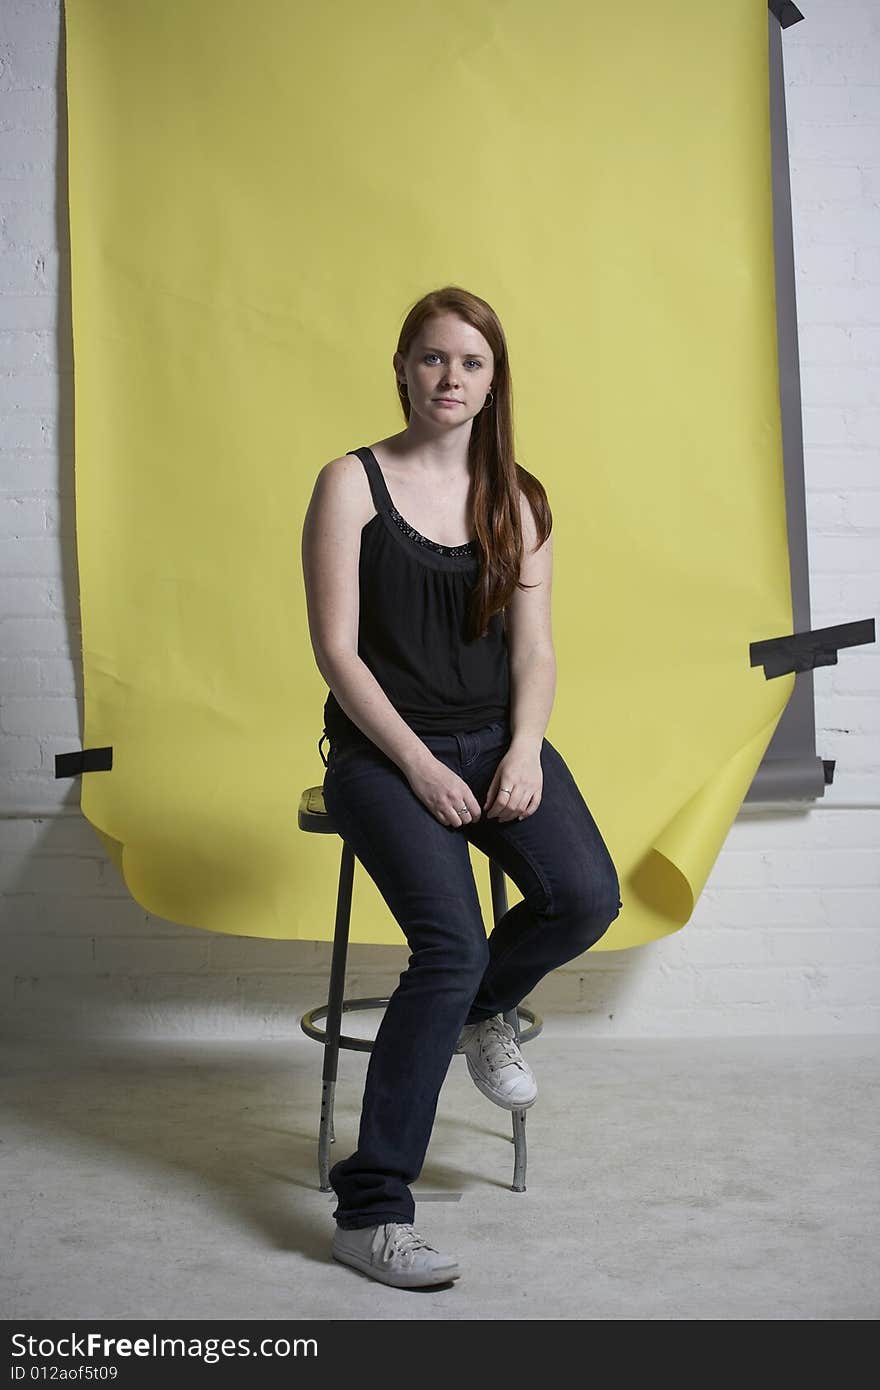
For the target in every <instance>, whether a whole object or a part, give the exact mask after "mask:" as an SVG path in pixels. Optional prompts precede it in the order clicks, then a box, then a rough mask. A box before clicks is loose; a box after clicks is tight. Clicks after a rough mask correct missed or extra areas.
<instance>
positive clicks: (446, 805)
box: [407, 754, 507, 827]
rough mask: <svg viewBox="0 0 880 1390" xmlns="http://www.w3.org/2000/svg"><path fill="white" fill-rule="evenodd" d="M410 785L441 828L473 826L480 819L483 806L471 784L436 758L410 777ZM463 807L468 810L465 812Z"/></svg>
mask: <svg viewBox="0 0 880 1390" xmlns="http://www.w3.org/2000/svg"><path fill="white" fill-rule="evenodd" d="M407 781H408V782H409V784H410V786H411V787H412V789H413V791H414V792H415V794H416V796H417V797H418V798H419V801H421V803H422V805H423V806H427V808H428V810H429V811H430V812H431V814H432V815H433V816H436V818H437V820H438V821H439V822H440V824H441V825H451V826H455V827H457V826H460V825H473V823H474V821H478V820H479V819H480V803H479V801H477V798H476V797H475V796H474V794H473V792H472V791H471V789H470V787H469V786H468V784H467V782H465V781H464V780H463V779H462V778H461V777H459V775H458V773H457V772H453V771H452V768H451V767H447V766H446V764H445V763H444V762H441V761H440V759H439V758H435V757H434V755H433V754H431V757H430V759H428V760H425V759H422V760H421V761H420V762H419V765H418V767H416V768H413V770H412V771H411V772H408V773H407ZM504 785H505V786H507V783H506V782H505V783H504ZM463 806H464V807H466V808H467V809H466V810H464V811H463V810H462V809H461V808H462V807H463Z"/></svg>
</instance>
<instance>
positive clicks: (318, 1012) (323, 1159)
mask: <svg viewBox="0 0 880 1390" xmlns="http://www.w3.org/2000/svg"><path fill="white" fill-rule="evenodd" d="M297 824H298V826H299V829H300V830H304V831H306V832H307V833H310V834H317V835H335V834H338V831H337V829H336V826H335V825H334V823H333V817H332V816H331V815H330V812H329V811H328V810H327V808H326V806H325V805H324V789H323V787H306V788H305V790H304V791H303V793H302V796H301V797H300V800H299V807H298V810H297ZM340 839H341V836H340ZM354 864H355V854H354V851H353V850H352V848H351V846H350V845H348V844H346V842H345V840H342V853H341V857H340V862H339V883H338V887H337V890H336V922H335V927H334V934H333V955H332V959H331V964H330V986H329V997H328V1000H327V1003H326V1004H319V1005H316V1006H315V1007H314V1008H312V1009H309V1010H308V1012H307V1013H304V1014H303V1015H302V1017H301V1019H300V1027H301V1028H302V1030H303V1032H304V1033H305V1034H306V1036H307V1037H309V1038H313V1039H314V1040H315V1041H317V1042H320V1043H323V1045H324V1069H323V1078H322V1087H321V1120H320V1125H319V1129H318V1185H319V1188H320V1190H321V1191H322V1192H330V1191H331V1190H332V1189H331V1186H330V1179H329V1173H330V1145H331V1144H333V1143H335V1142H336V1135H335V1133H334V1128H333V1104H334V1098H335V1091H336V1077H337V1069H338V1064H339V1050H340V1048H348V1049H349V1050H351V1051H353V1052H371V1051H372V1049H373V1040H372V1038H357V1037H351V1036H348V1035H344V1034H343V1032H342V1015H343V1013H348V1012H351V1011H352V1010H360V1009H384V1008H385V1007H386V1006H387V1004H388V1002H389V998H390V996H378V995H373V996H371V997H366V996H365V997H362V998H359V999H346V998H345V997H344V994H345V967H346V960H347V956H348V937H349V928H350V925H351V897H352V886H353V882H354ZM489 879H490V884H491V890H492V912H493V917H494V921H495V923H496V924H497V923H498V922H499V921H500V920H501V918H502V917H503V916H504V913H505V912H506V911H507V886H506V881H505V877H504V870H503V869H502V868H501V865H500V864H498V863H496V862H495V860H494V859H491V858H490V860H489ZM521 1017H522V1018H525V1019H526V1020H527V1021H528V1023H529V1024H530V1026H529V1027H528V1028H527V1029H526V1030H525V1031H523V1030H521V1028H520V1018H521ZM322 1018H326V1020H327V1027H326V1029H321V1028H317V1027H316V1026H315V1024H316V1022H317V1020H318V1019H322ZM504 1020H505V1022H507V1023H509V1024H510V1026H511V1027H512V1028H513V1030H514V1033H515V1035H516V1039H517V1042H518V1043H519V1044H520V1046H522V1044H523V1043H526V1042H530V1041H531V1040H532V1038H536V1037H537V1036H538V1034H539V1033H540V1032H541V1031H542V1029H543V1027H544V1022H543V1019H542V1018H541V1017H540V1015H539V1014H537V1013H535V1012H534V1011H533V1010H532V1009H527V1008H525V1006H524V1005H523V1004H519V1005H517V1007H516V1008H513V1009H508V1010H507V1011H506V1012H505V1013H504ZM510 1113H511V1121H512V1125H513V1134H512V1141H513V1145H514V1164H513V1182H512V1183H511V1191H513V1192H525V1190H526V1132H525V1130H526V1114H527V1110H525V1109H519V1110H512V1111H511V1112H510Z"/></svg>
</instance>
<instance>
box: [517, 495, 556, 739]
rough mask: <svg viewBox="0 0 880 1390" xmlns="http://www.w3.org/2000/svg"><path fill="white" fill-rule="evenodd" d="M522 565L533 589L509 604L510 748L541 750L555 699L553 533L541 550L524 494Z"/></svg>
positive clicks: (525, 580) (520, 592)
mask: <svg viewBox="0 0 880 1390" xmlns="http://www.w3.org/2000/svg"><path fill="white" fill-rule="evenodd" d="M520 507H521V515H522V527H523V561H522V565H521V567H520V573H519V577H520V579H521V580H522V582H523V583H524V584H535V585H537V587H536V588H534V589H515V590H514V592H513V594H512V596H511V598H510V599H509V600H508V604H507V645H508V651H509V654H510V679H511V702H510V703H511V728H512V731H513V738H512V741H511V748H516V749H523V750H525V749H530V750H531V751H533V752H536V753H537V752H539V751H540V748H541V743H542V741H543V738H544V731H545V729H546V728H547V724H548V722H549V719H550V712H551V710H552V709H553V701H554V699H555V696H556V652H555V649H554V647H553V634H552V627H551V617H550V593H551V588H552V583H553V533H552V532H551V533H550V535H549V536H548V537H547V539H546V541H545V542H544V544H543V545H542V546H540V547H539V548H536V547H537V541H538V532H537V528H536V526H535V518H534V516H533V515H532V509H531V507H530V506H529V503H528V501H527V499H526V497H525V494H524V493H522V492H521V493H520Z"/></svg>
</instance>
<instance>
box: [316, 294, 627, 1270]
mask: <svg viewBox="0 0 880 1390" xmlns="http://www.w3.org/2000/svg"><path fill="white" fill-rule="evenodd" d="M393 365H394V371H395V374H396V378H397V389H398V391H399V393H400V396H401V398H402V408H403V414H404V417H405V419H406V427H405V428H404V429H403V430H401V432H400V433H399V434H396V435H391V436H389V438H387V439H383V440H381V441H379V442H378V443H376V444H375V445H372V446H371V447H361V448H359V449H356V450H354V451H353V452H352V453H348V454H344V455H343V456H342V457H340V458H337V459H333V461H332V462H331V463H328V464H326V465H325V466H324V467H323V468H322V470H321V472H320V474H319V475H318V478H317V481H316V483H315V488H314V492H313V495H312V498H311V501H310V503H309V507H308V511H307V513H306V518H305V524H304V528H303V552H302V553H303V572H304V579H305V586H306V600H307V606H308V615H309V627H310V633H311V640H312V645H313V647H314V652H315V659H316V661H317V664H318V668H319V670H320V671H321V674H322V675H323V677H324V679H325V680H326V682H327V684H328V686H329V693H328V696H327V700H326V703H325V706H324V734H323V735H322V737H321V739H320V740H319V744H318V747H319V751H320V746H321V743H323V741H324V739H325V738H326V739H327V740H328V745H329V753H328V758H327V760H326V773H325V776H324V803H325V805H326V807H327V810H328V811H329V813H330V814H331V815H332V817H333V820H334V823H335V824H336V826H337V827H338V829H339V833H340V834H341V836H342V837H343V839H344V840H345V841H346V842H347V843H348V844H350V845H351V847H352V849H353V850H354V853H355V854H356V856H357V858H358V859H359V860H360V862H361V863H362V864H363V866H364V868H365V869H366V870H367V872H368V873H369V874H370V876H371V878H372V879H373V880H374V882H375V883H376V885H377V887H378V889H379V891H380V892H381V894H382V896H383V897H384V899H385V901H386V902H387V904H388V906H389V908H390V910H391V912H392V914H393V916H394V917H395V919H396V921H397V922H398V923H399V924H400V927H401V930H402V931H403V933H404V935H405V937H406V940H407V942H408V944H409V946H410V951H411V954H410V957H409V967H408V969H406V970H405V971H404V972H403V973H402V974H401V976H400V983H399V985H398V987H397V989H396V990H395V991H394V993H393V995H392V996H391V998H390V1000H389V1003H388V1006H387V1008H386V1010H385V1013H384V1015H383V1018H382V1022H381V1024H380V1027H379V1029H378V1032H377V1035H376V1039H375V1042H374V1045H373V1049H372V1052H371V1055H370V1062H369V1066H368V1068H367V1077H366V1084H365V1088H364V1098H363V1108H362V1113H361V1121H360V1130H359V1134H358V1145H357V1149H356V1151H355V1153H353V1154H352V1155H351V1156H350V1157H349V1158H346V1159H344V1160H342V1161H340V1162H338V1163H336V1164H334V1166H333V1167H332V1168H331V1170H330V1182H331V1184H332V1186H333V1190H334V1191H335V1193H336V1195H337V1198H338V1203H337V1206H336V1209H335V1210H334V1212H333V1216H334V1217H335V1219H336V1230H335V1233H334V1237H333V1245H332V1254H333V1255H334V1256H335V1258H336V1259H338V1260H341V1261H342V1262H344V1263H347V1264H350V1265H353V1266H354V1267H355V1268H357V1269H360V1270H362V1271H363V1272H364V1273H366V1274H368V1275H370V1276H371V1277H372V1278H375V1279H379V1280H382V1281H383V1282H385V1283H388V1284H395V1285H398V1286H400V1287H416V1286H422V1285H426V1284H437V1283H445V1282H447V1281H448V1280H452V1279H455V1278H457V1277H458V1275H459V1273H460V1270H459V1267H458V1264H457V1263H456V1261H455V1260H453V1259H450V1258H448V1257H447V1256H445V1255H443V1254H441V1253H440V1252H439V1251H438V1250H436V1249H435V1248H434V1247H433V1246H431V1245H429V1243H428V1241H427V1240H426V1239H425V1238H424V1236H422V1235H420V1234H419V1233H418V1232H417V1231H416V1230H415V1228H414V1225H413V1218H414V1213H415V1203H414V1199H413V1195H412V1192H411V1191H410V1188H409V1185H408V1184H410V1183H412V1182H414V1181H415V1179H416V1178H417V1177H418V1175H419V1173H420V1172H421V1168H422V1163H423V1160H424V1157H425V1153H426V1150H427V1147H428V1141H429V1139H430V1135H431V1130H432V1127H433V1123H434V1116H435V1112H436V1108H437V1100H438V1096H439V1092H440V1088H441V1086H442V1084H443V1081H444V1078H445V1077H446V1074H447V1072H448V1069H449V1065H450V1062H451V1059H452V1056H453V1054H454V1053H455V1052H456V1051H461V1052H464V1053H465V1054H466V1056H467V1063H468V1068H469V1071H470V1074H471V1076H472V1077H473V1079H474V1081H475V1083H476V1085H477V1086H478V1087H479V1089H480V1090H481V1091H482V1092H483V1094H484V1095H486V1096H487V1097H488V1098H489V1099H490V1100H492V1101H494V1102H495V1103H496V1104H498V1105H500V1106H504V1107H505V1108H506V1109H518V1108H521V1107H525V1106H528V1105H531V1104H532V1103H533V1102H534V1100H535V1098H536V1096H537V1086H536V1083H535V1078H534V1076H533V1074H532V1071H531V1069H530V1068H529V1066H528V1063H527V1062H526V1061H525V1059H524V1057H523V1056H522V1053H521V1052H520V1049H519V1047H518V1045H517V1042H516V1037H515V1033H514V1030H513V1029H512V1028H511V1027H510V1025H509V1024H508V1023H506V1022H505V1021H504V1019H503V1017H502V1015H503V1014H504V1012H505V1011H507V1010H508V1009H512V1008H514V1007H515V1006H516V1005H517V1004H519V1003H520V1001H521V1000H522V999H523V998H524V996H525V995H526V994H528V992H529V991H530V990H531V989H533V988H534V986H535V985H536V984H537V983H538V981H539V980H541V979H542V978H543V977H544V975H546V974H547V972H548V971H550V970H553V969H554V968H555V967H556V966H558V965H561V964H563V963H564V962H565V961H569V960H572V959H574V957H576V956H579V955H581V954H582V952H584V951H587V950H589V948H590V947H591V946H592V945H594V943H595V942H596V941H598V940H599V938H600V937H601V936H602V935H603V933H604V932H605V931H606V930H607V929H608V927H609V926H610V924H611V923H612V922H613V921H614V919H615V918H616V917H617V915H618V912H619V911H620V908H621V907H622V902H621V900H620V886H619V882H618V877H617V873H616V870H615V867H614V864H613V862H612V859H611V857H610V855H609V853H608V850H607V848H606V846H605V844H604V841H603V839H602V836H601V834H600V833H599V830H598V829H597V827H596V824H595V822H594V820H593V817H592V816H591V814H590V812H589V810H588V808H587V806H586V804H585V802H584V799H583V797H582V796H581V793H580V791H579V790H578V788H577V786H576V784H575V782H574V779H573V777H572V775H571V773H570V771H569V770H568V767H567V766H566V764H565V762H564V761H563V759H562V757H561V755H560V754H559V753H558V752H557V750H556V749H555V748H554V747H553V745H552V744H551V743H549V742H548V741H547V739H546V738H545V737H544V730H545V728H546V726H547V722H548V720H549V717H550V711H551V708H552V705H553V698H554V692H555V686H556V661H555V654H554V649H553V639H552V636H551V628H550V588H551V571H552V549H551V539H550V531H551V526H552V517H551V513H550V508H549V505H548V502H547V495H546V493H545V491H544V488H543V487H542V486H541V484H540V482H539V481H538V480H537V478H535V477H533V476H532V474H531V473H528V472H527V471H526V470H525V469H524V468H522V467H520V465H519V464H517V463H516V462H515V460H514V457H513V426H512V409H511V378H510V370H509V366H508V355H507V344H506V340H505V337H504V333H503V330H502V328H501V324H500V323H499V321H498V318H497V316H496V315H495V313H494V311H493V310H492V309H491V307H490V306H489V305H488V304H487V303H486V302H485V301H484V300H482V299H479V298H478V297H477V296H476V295H473V294H470V293H468V292H467V291H466V290H463V289H459V288H457V287H454V286H447V287H446V288H444V289H440V290H436V291H434V292H432V293H430V294H427V295H425V296H424V298H423V299H420V300H419V301H418V303H416V304H415V305H414V306H413V308H412V309H411V310H410V312H409V314H408V315H407V317H406V320H405V322H404V324H403V328H402V330H401V333H400V338H399V340H398V344H397V351H396V353H395V354H394V358H393ZM322 757H323V754H322ZM469 844H472V845H476V847H477V848H478V849H479V850H481V851H482V852H483V853H485V854H487V855H491V856H492V857H493V858H494V859H496V860H497V861H498V862H499V863H500V864H501V866H502V867H503V869H504V871H505V873H507V874H508V875H509V876H510V878H511V879H512V880H513V882H514V883H515V884H516V885H517V887H518V888H519V890H520V892H521V893H522V895H523V897H522V901H521V902H519V903H517V904H516V905H515V906H513V907H512V908H510V910H509V911H508V912H507V913H506V914H505V915H504V916H503V917H502V919H501V920H500V921H499V922H498V924H497V926H495V928H494V930H493V931H492V934H491V936H490V937H489V938H488V940H487V937H486V928H485V924H484V922H483V917H482V912H481V909H480V903H479V898H478V895H477V888H476V884H475V882H474V875H473V870H472V868H471V863H470V857H469V853H468V845H469Z"/></svg>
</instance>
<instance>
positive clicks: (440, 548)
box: [388, 507, 477, 555]
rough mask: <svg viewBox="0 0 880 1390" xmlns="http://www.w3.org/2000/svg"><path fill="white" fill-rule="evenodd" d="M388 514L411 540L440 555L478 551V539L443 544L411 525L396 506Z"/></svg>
mask: <svg viewBox="0 0 880 1390" xmlns="http://www.w3.org/2000/svg"><path fill="white" fill-rule="evenodd" d="M388 514H389V516H390V517H391V520H392V521H393V522H394V523H395V525H396V526H398V527H399V528H400V530H401V531H402V532H403V533H404V535H405V536H409V538H410V540H413V541H418V543H419V545H423V546H425V548H426V549H427V550H433V551H435V552H436V553H437V554H438V555H476V553H477V542H476V541H467V542H466V544H465V545H441V544H440V542H439V541H430V540H428V537H427V536H423V535H422V533H421V532H420V531H417V530H416V528H415V527H414V526H410V524H409V522H408V521H407V520H406V519H405V517H402V516H401V515H400V512H399V511H398V510H397V508H396V507H389V508H388Z"/></svg>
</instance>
